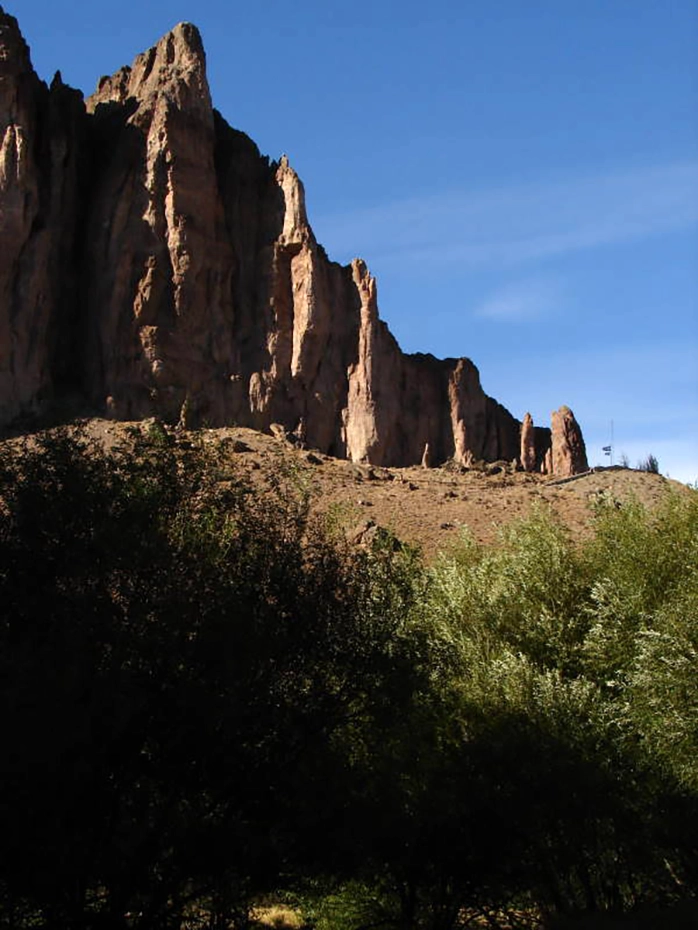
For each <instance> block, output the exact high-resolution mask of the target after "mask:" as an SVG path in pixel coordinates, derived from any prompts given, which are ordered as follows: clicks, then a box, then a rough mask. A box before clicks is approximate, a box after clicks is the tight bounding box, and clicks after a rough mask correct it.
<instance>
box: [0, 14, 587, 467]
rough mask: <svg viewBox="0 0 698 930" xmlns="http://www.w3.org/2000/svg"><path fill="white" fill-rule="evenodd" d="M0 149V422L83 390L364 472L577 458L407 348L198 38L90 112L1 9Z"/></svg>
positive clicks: (90, 103) (159, 55)
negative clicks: (230, 109) (231, 118)
mask: <svg viewBox="0 0 698 930" xmlns="http://www.w3.org/2000/svg"><path fill="white" fill-rule="evenodd" d="M0 140H1V145H0V423H4V424H7V423H9V422H11V421H13V420H14V419H16V418H17V417H19V416H22V415H26V414H29V413H34V412H38V411H40V410H42V409H43V408H45V407H46V406H47V405H48V404H50V403H51V402H55V401H57V400H58V401H60V399H61V398H62V397H64V396H65V395H66V394H71V395H75V394H79V395H80V396H82V397H83V398H84V399H85V400H86V402H88V403H89V405H90V409H91V410H93V411H94V412H96V413H101V414H108V415H110V416H112V417H115V418H121V419H138V418H142V417H147V416H153V415H157V416H160V417H162V418H163V419H165V420H167V421H168V422H181V423H182V424H184V425H186V426H199V425H210V426H219V425H226V424H233V423H234V424H238V425H243V426H251V427H254V428H257V429H263V430H269V429H270V427H271V424H273V423H274V424H280V425H281V426H283V427H284V428H285V429H286V430H287V431H288V432H289V433H294V434H295V435H296V436H298V437H301V438H302V440H303V441H304V442H305V443H306V444H307V445H308V446H311V447H313V448H317V449H319V450H321V451H323V452H326V453H329V454H332V455H337V456H341V457H347V458H350V459H352V460H353V461H357V462H370V463H374V464H381V465H408V464H418V463H420V462H421V461H422V460H423V457H424V453H425V448H427V447H428V449H429V461H430V463H431V464H434V465H437V464H439V463H442V462H444V461H445V460H446V459H453V460H455V461H456V462H458V463H461V464H463V465H469V464H471V463H472V462H474V461H476V460H484V461H494V460H497V459H506V460H508V461H512V460H517V461H519V462H520V463H521V464H522V466H523V467H524V468H526V469H529V470H538V471H541V470H547V471H551V470H553V471H555V472H556V473H558V471H559V473H560V474H568V473H571V471H573V470H575V469H577V468H579V467H581V463H582V461H584V464H585V459H584V458H583V455H582V454H580V448H581V450H582V452H583V440H582V439H581V432H579V428H578V426H576V422H574V418H573V417H572V420H571V421H570V420H569V418H566V416H565V415H559V414H560V412H559V411H558V414H556V415H555V416H557V417H558V420H559V423H558V427H557V432H555V431H553V434H552V439H551V433H550V430H547V429H542V428H538V427H535V428H534V427H533V424H532V422H531V423H530V424H527V422H526V421H525V422H524V424H523V434H522V424H520V423H519V422H518V421H517V420H516V419H514V417H513V416H512V415H511V414H510V413H509V412H508V411H507V410H505V409H504V408H503V407H502V406H501V405H499V404H498V403H497V402H496V401H494V400H493V399H492V398H490V397H488V396H487V395H486V394H485V393H484V391H483V390H482V387H481V385H480V379H479V374H478V371H477V369H476V367H475V366H474V365H473V363H472V362H471V361H469V360H468V359H465V358H460V359H445V360H438V359H436V358H434V357H433V356H430V355H421V354H417V355H407V354H405V353H403V352H402V351H401V350H400V347H399V346H398V344H397V342H396V341H395V339H394V338H393V336H392V335H391V333H390V331H389V330H388V328H387V327H386V325H385V323H383V322H382V321H381V320H380V317H379V313H378V303H377V286H376V281H375V279H374V278H373V277H372V276H371V275H370V273H369V271H368V269H367V267H366V265H365V264H364V262H362V261H361V260H359V259H356V260H354V261H353V262H352V263H351V264H350V265H348V266H341V265H339V264H337V263H335V262H332V261H330V260H329V259H328V258H327V255H326V253H325V251H324V249H323V248H322V246H320V245H319V244H318V243H317V241H316V239H315V236H314V234H313V231H312V229H311V227H310V225H309V223H308V218H307V215H306V208H305V194H304V190H303V185H302V183H301V181H300V179H299V178H298V176H297V174H296V172H295V171H294V170H293V168H292V167H291V166H290V164H289V162H288V159H287V158H286V157H285V156H284V157H282V158H281V160H280V161H279V162H273V161H269V159H267V158H264V157H262V156H261V155H260V153H259V151H258V149H257V147H256V146H255V144H254V143H253V142H252V141H251V140H250V139H249V138H248V137H247V136H245V135H244V134H243V133H241V132H238V131H237V130H235V129H232V128H231V127H230V126H229V125H228V124H227V123H226V122H225V121H224V120H223V118H222V117H221V116H220V114H218V113H217V112H216V111H215V110H214V109H213V107H212V104H211V98H210V93H209V88H208V82H207V79H206V60H205V54H204V50H203V46H202V42H201V37H200V35H199V33H198V31H197V30H196V28H195V27H194V26H192V25H190V24H188V23H181V24H180V25H178V26H176V27H175V28H174V29H173V30H172V32H170V33H168V34H167V35H166V36H165V37H164V38H162V39H161V40H160V42H158V43H157V45H156V46H154V47H153V48H151V49H149V50H148V51H147V52H144V53H143V54H142V55H139V56H138V57H137V58H136V60H135V61H134V62H133V64H132V65H131V66H130V67H124V68H122V69H121V70H119V71H117V72H116V73H115V74H113V75H112V76H111V77H104V78H102V79H101V80H100V82H99V85H98V88H97V90H96V92H95V93H94V94H93V95H92V96H91V97H89V98H88V99H87V100H86V101H85V102H83V100H82V95H81V94H80V93H79V92H77V91H73V90H70V89H69V88H67V87H65V86H64V85H63V84H62V83H61V81H60V77H59V76H57V78H56V79H55V80H54V82H53V84H52V85H51V88H47V87H46V85H45V84H43V83H42V82H41V81H40V80H39V79H38V77H37V76H36V74H35V73H34V71H33V69H32V66H31V61H30V56H29V50H28V48H27V46H26V44H25V42H24V40H23V39H22V36H21V34H20V32H19V29H18V26H17V23H16V21H15V20H14V19H13V18H12V17H10V16H7V15H6V14H4V13H3V12H2V11H1V9H0ZM561 409H562V410H564V409H565V408H561ZM558 415H559V416H558ZM554 422H557V421H554ZM572 423H574V429H573V427H572V425H571V424H572ZM575 429H576V433H575ZM556 436H557V437H558V438H557V439H556ZM575 436H576V437H578V438H576V439H575V438H574V437H575Z"/></svg>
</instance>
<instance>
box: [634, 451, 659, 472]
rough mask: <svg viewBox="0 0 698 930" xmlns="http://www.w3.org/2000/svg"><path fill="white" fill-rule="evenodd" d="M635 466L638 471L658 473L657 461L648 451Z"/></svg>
mask: <svg viewBox="0 0 698 930" xmlns="http://www.w3.org/2000/svg"><path fill="white" fill-rule="evenodd" d="M637 467H638V470H639V471H648V472H650V473H651V474H653V475H658V474H659V462H658V461H657V458H656V456H654V455H652V453H650V454H649V455H648V456H647V458H645V459H641V460H640V461H639V462H638V463H637Z"/></svg>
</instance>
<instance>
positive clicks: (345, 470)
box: [84, 419, 692, 558]
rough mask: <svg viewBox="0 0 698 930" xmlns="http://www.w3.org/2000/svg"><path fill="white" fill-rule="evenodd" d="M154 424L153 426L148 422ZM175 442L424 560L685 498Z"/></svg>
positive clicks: (355, 532)
mask: <svg viewBox="0 0 698 930" xmlns="http://www.w3.org/2000/svg"><path fill="white" fill-rule="evenodd" d="M134 426H136V427H138V428H139V429H146V430H147V429H148V428H150V427H149V425H148V421H145V422H144V423H141V424H128V423H117V422H113V421H108V420H99V419H92V420H88V421H86V422H85V424H84V428H85V429H86V431H87V433H88V435H90V436H92V437H94V438H96V439H98V440H99V441H100V442H103V443H104V444H105V445H107V446H109V445H112V444H113V443H115V442H117V441H119V440H120V439H122V438H124V436H125V435H126V431H127V430H128V429H129V428H133V427H134ZM151 426H152V424H151ZM177 435H179V436H180V437H181V438H183V439H185V440H192V439H194V438H195V437H198V438H199V439H201V440H202V441H203V442H204V443H205V444H206V445H211V446H213V447H214V449H215V450H217V451H218V452H219V453H220V456H221V459H224V460H229V461H230V462H231V464H233V465H234V466H235V467H236V468H239V469H240V471H241V473H242V475H244V476H247V478H248V479H249V480H250V481H251V482H253V483H258V482H259V483H263V482H264V479H265V478H267V477H269V476H270V475H273V474H274V475H278V474H279V473H280V472H284V473H286V474H287V475H288V476H289V483H290V486H291V487H292V486H293V485H294V484H296V485H297V486H298V487H304V488H309V489H310V490H311V492H312V493H313V495H314V500H315V505H316V506H317V507H318V509H320V510H322V511H324V512H328V513H329V514H330V515H331V516H332V518H333V520H335V521H336V522H337V523H339V524H340V525H341V526H342V527H343V528H344V529H345V530H346V532H347V534H348V535H349V537H350V538H352V539H355V540H357V541H358V540H361V538H362V536H363V535H364V534H365V533H366V532H367V531H370V529H371V527H372V526H374V525H377V526H380V527H384V528H386V529H388V530H390V531H391V532H393V533H394V534H395V535H396V536H398V537H399V538H400V539H402V540H405V541H407V542H410V543H415V544H417V545H419V546H420V547H421V548H422V549H423V551H424V553H425V555H426V556H427V557H428V558H433V557H434V555H435V554H436V553H437V552H438V551H439V550H442V549H445V548H448V547H449V546H450V545H451V544H452V543H454V542H455V541H456V540H457V539H458V536H459V532H460V531H461V529H462V528H463V527H468V528H469V530H470V532H471V533H472V534H473V535H474V537H475V538H476V539H477V540H479V541H482V542H490V541H493V540H494V539H495V538H496V536H497V532H498V528H499V527H501V526H502V525H505V524H507V523H509V522H511V521H512V520H515V519H517V518H521V517H524V516H526V515H527V514H528V513H529V512H530V510H531V508H532V507H534V506H536V505H541V504H542V505H544V506H550V507H552V508H553V510H554V511H555V512H556V513H557V514H558V515H559V516H560V517H561V518H562V520H563V521H564V522H565V523H566V524H567V525H568V526H569V527H570V530H571V531H572V533H573V534H574V535H575V536H578V537H582V536H583V535H585V534H586V533H588V532H589V526H590V518H591V508H592V505H593V502H594V501H595V500H598V499H599V497H602V496H606V497H608V498H609V499H611V500H613V501H617V502H619V503H622V502H623V501H627V500H629V499H630V498H635V499H637V500H638V501H640V502H641V503H642V504H644V505H646V506H649V507H653V506H655V505H656V504H657V503H658V502H659V501H660V500H661V499H662V498H663V497H664V495H665V494H666V493H667V492H668V491H670V490H674V491H675V492H676V493H692V492H691V491H690V490H689V489H688V488H687V487H685V486H684V485H682V484H679V483H678V482H676V481H671V480H669V479H667V478H664V477H662V476H661V475H654V474H649V473H647V472H640V471H634V470H632V469H624V468H614V469H610V468H609V469H604V470H601V471H595V472H590V473H588V474H585V475H580V476H577V477H575V478H572V479H566V480H563V481H556V480H555V479H550V478H546V477H544V476H538V475H533V474H526V473H524V472H520V471H514V470H513V469H512V468H511V466H509V465H508V464H506V463H503V462H502V463H498V464H495V465H488V466H483V467H482V468H481V469H480V468H473V469H470V470H468V471H466V470H464V469H462V468H460V467H454V468H450V467H444V468H421V467H411V468H379V467H376V466H368V465H355V464H352V463H351V462H347V461H344V460H340V459H334V458H331V457H330V456H325V455H322V454H320V453H318V452H314V451H312V450H307V449H300V448H298V447H297V446H295V445H293V444H292V443H291V442H289V441H288V440H286V439H284V438H283V433H282V431H281V430H279V435H277V436H273V435H267V434H264V433H259V432H256V431H254V430H250V429H244V428H241V427H229V428H223V429H215V430H214V429H204V430H200V431H198V432H196V433H182V432H179V433H178V434H177Z"/></svg>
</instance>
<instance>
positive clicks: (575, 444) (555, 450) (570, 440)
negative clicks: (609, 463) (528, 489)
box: [548, 407, 589, 478]
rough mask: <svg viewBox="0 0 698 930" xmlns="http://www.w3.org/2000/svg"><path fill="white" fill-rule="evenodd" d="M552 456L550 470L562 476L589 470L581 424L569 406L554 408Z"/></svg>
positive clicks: (552, 416) (552, 418)
mask: <svg viewBox="0 0 698 930" xmlns="http://www.w3.org/2000/svg"><path fill="white" fill-rule="evenodd" d="M551 422H552V444H551V457H552V467H549V468H548V471H550V472H551V473H553V474H555V475H559V476H560V477H563V478H564V477H567V476H569V475H578V474H580V472H584V471H587V469H588V468H589V464H588V462H587V452H586V447H585V445H584V438H583V436H582V431H581V429H580V428H579V424H578V423H577V421H576V420H575V418H574V414H573V413H572V411H571V410H570V408H569V407H560V409H559V410H553V412H552V414H551Z"/></svg>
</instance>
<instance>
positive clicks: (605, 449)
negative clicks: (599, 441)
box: [603, 446, 611, 455]
mask: <svg viewBox="0 0 698 930" xmlns="http://www.w3.org/2000/svg"><path fill="white" fill-rule="evenodd" d="M603 451H604V452H605V453H606V455H610V454H611V446H604V447H603Z"/></svg>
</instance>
